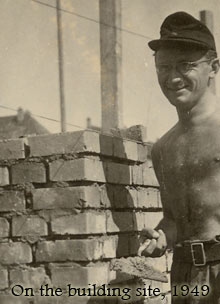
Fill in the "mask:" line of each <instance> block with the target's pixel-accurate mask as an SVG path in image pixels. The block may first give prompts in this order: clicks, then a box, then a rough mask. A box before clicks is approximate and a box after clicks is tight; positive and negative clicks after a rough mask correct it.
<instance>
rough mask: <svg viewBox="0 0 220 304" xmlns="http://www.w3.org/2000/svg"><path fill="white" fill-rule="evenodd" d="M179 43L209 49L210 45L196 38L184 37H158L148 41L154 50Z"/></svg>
mask: <svg viewBox="0 0 220 304" xmlns="http://www.w3.org/2000/svg"><path fill="white" fill-rule="evenodd" d="M178 45H181V46H183V45H185V46H194V47H199V48H202V49H204V48H205V49H209V48H210V47H209V46H208V45H207V44H205V43H201V42H199V41H196V40H189V39H184V38H178V39H156V40H151V41H150V42H148V46H149V47H150V48H151V49H152V50H153V51H158V50H159V49H160V48H161V47H175V46H178Z"/></svg>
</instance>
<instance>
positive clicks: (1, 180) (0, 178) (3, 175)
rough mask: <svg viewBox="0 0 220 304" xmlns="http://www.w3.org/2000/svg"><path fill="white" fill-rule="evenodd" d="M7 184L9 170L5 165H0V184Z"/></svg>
mask: <svg viewBox="0 0 220 304" xmlns="http://www.w3.org/2000/svg"><path fill="white" fill-rule="evenodd" d="M6 185H9V172H8V168H7V167H0V186H6Z"/></svg>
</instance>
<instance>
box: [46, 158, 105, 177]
mask: <svg viewBox="0 0 220 304" xmlns="http://www.w3.org/2000/svg"><path fill="white" fill-rule="evenodd" d="M50 180H51V181H79V180H89V181H96V182H103V183H104V182H105V181H106V179H105V173H104V169H103V165H102V162H100V161H98V160H96V159H88V158H80V159H74V160H70V161H63V160H57V161H54V162H52V163H50Z"/></svg>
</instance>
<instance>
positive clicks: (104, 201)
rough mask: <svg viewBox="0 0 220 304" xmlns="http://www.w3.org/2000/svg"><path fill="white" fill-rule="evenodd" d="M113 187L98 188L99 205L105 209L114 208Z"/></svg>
mask: <svg viewBox="0 0 220 304" xmlns="http://www.w3.org/2000/svg"><path fill="white" fill-rule="evenodd" d="M114 187H115V186H114V185H110V184H105V185H102V186H101V187H100V190H101V205H102V206H103V207H105V208H112V207H113V206H114Z"/></svg>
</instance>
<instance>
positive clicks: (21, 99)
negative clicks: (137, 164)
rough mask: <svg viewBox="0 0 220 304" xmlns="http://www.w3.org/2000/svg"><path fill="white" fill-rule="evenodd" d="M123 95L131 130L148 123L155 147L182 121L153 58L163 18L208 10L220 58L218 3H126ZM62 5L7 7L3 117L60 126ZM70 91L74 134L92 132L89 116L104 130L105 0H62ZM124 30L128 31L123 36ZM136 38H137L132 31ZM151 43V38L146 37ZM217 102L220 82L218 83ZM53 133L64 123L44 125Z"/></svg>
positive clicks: (14, 3) (27, 0) (9, 0)
mask: <svg viewBox="0 0 220 304" xmlns="http://www.w3.org/2000/svg"><path fill="white" fill-rule="evenodd" d="M121 3H122V24H121V29H122V30H120V33H121V39H122V96H123V121H124V126H125V127H130V126H132V125H135V124H142V125H144V126H146V127H147V134H148V139H149V140H153V141H154V140H156V139H157V138H159V137H160V136H161V135H162V134H163V133H165V132H166V131H167V130H168V129H169V128H170V127H171V126H172V125H173V124H174V123H175V122H176V120H177V116H176V112H175V109H174V108H173V107H172V106H171V105H169V103H168V101H167V100H166V99H165V97H164V96H163V94H162V93H161V91H160V88H159V86H158V83H157V78H156V73H155V68H154V60H153V56H152V51H151V50H150V49H149V48H148V46H147V43H148V41H149V40H150V39H155V38H159V30H160V25H161V23H162V22H163V20H164V18H165V17H166V16H167V15H169V14H171V13H174V12H176V11H186V12H188V13H190V14H192V15H193V16H194V17H196V18H199V12H200V11H201V10H210V11H212V12H213V17H214V35H215V38H216V44H217V49H218V50H219V51H220V18H219V16H220V1H219V0H185V1H183V0H135V1H134V0H121ZM55 4H56V1H55V0H41V3H39V2H37V1H32V0H1V1H0V26H1V29H2V31H1V35H0V48H1V52H0V67H1V69H0V116H5V115H14V113H15V112H13V111H12V110H5V109H3V108H1V106H6V107H9V108H11V109H15V110H16V109H17V108H18V107H22V108H23V109H24V110H28V111H30V112H31V113H32V115H34V114H38V115H41V116H44V117H48V118H52V119H55V120H60V106H59V77H58V76H59V74H58V53H57V26H56V10H55V8H54V7H55ZM61 6H62V9H63V12H62V32H63V48H64V88H65V103H66V113H67V122H69V123H71V124H72V125H74V126H68V128H67V130H68V131H74V130H78V129H80V128H85V126H86V119H87V117H90V118H91V119H92V123H93V124H94V125H98V126H100V124H101V98H100V59H99V58H100V57H99V55H100V45H99V1H98V0H62V1H61ZM123 29H125V31H124V30H123ZM126 30H128V31H132V32H133V34H132V33H128V32H126ZM143 36H145V37H143ZM216 84H217V95H219V94H220V78H219V76H218V77H217V80H216ZM38 120H39V121H40V122H41V123H42V124H43V125H44V126H45V127H46V128H48V130H49V131H50V132H53V133H56V132H60V124H59V123H57V122H51V121H49V120H46V119H38Z"/></svg>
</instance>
